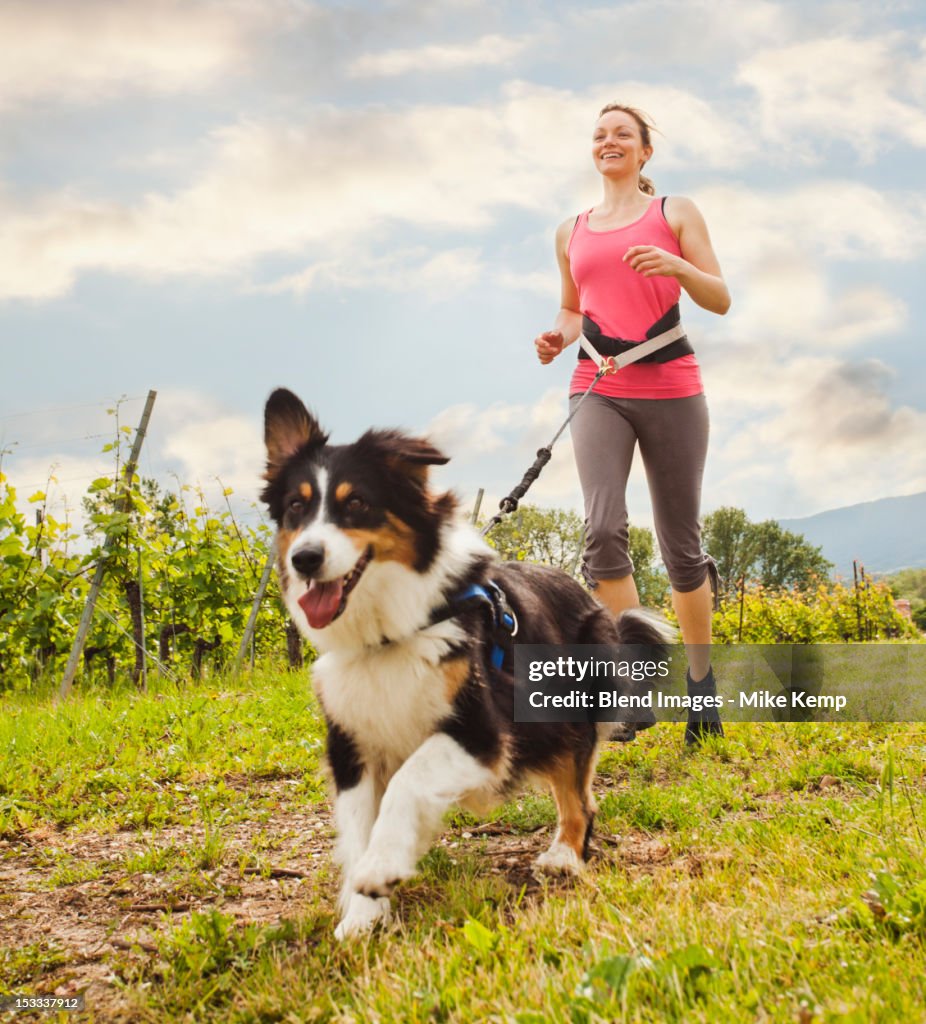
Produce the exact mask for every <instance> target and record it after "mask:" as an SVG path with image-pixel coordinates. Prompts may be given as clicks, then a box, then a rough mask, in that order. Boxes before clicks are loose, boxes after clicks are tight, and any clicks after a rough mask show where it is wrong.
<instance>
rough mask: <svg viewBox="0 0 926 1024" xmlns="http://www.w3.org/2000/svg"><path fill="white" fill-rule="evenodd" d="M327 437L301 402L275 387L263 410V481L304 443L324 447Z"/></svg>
mask: <svg viewBox="0 0 926 1024" xmlns="http://www.w3.org/2000/svg"><path fill="white" fill-rule="evenodd" d="M327 440H328V435H327V434H326V433H325V432H324V431H323V430H322V428H321V427H320V426H319V425H318V421H317V420H316V419H315V417H314V416H313V415H312V414H311V413H310V412H309V410H308V409H306V407H305V406H304V405H303V404H302V402H301V401H300V400H299V399H298V398H297V397H296V396H295V395H294V394H293V393H292V391H287V390H286V388H277V390H276V391H274V392H273V394H272V395H271V396H270V397H269V398H268V399H267V405H266V407H265V408H264V443H265V444H266V445H267V472H266V473H265V474H264V476H265V478H266V479H267V480H272V479H273V478H274V477H275V476H276V475H277V473H278V472H279V471H280V469H281V468H282V466H283V465H284V464H285V463H286V460H287V459H289V458H291V457H292V456H293V455H295V454H296V452H297V451H299V449H300V448H304V447H305V446H306V445H307V444H312V443H318V444H324V443H325V442H326V441H327Z"/></svg>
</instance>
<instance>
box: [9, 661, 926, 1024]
mask: <svg viewBox="0 0 926 1024" xmlns="http://www.w3.org/2000/svg"><path fill="white" fill-rule="evenodd" d="M727 732H728V735H727V738H726V739H725V740H721V741H716V742H712V743H710V744H708V745H706V746H705V748H704V749H702V750H701V751H699V752H697V753H695V754H690V753H686V752H685V751H684V750H683V749H682V745H681V728H680V727H679V726H660V727H657V728H655V729H652V730H650V731H649V732H647V733H645V734H644V735H643V736H642V737H641V738H640V739H639V740H637V741H636V742H634V743H632V744H628V745H626V746H613V747H609V748H607V749H606V750H605V752H604V753H603V755H602V758H601V761H600V770H599V777H598V781H597V784H596V792H597V794H598V800H599V806H600V811H599V816H598V820H597V832H598V836H599V840H598V847H599V856H598V857H597V859H596V860H595V861H594V863H593V865H592V867H591V869H590V870H589V871H588V872H587V873H586V876H585V877H584V878H582V879H581V880H579V881H578V882H576V883H575V884H572V883H569V884H567V883H562V882H546V883H543V884H538V883H536V882H534V881H533V880H531V879H530V876H529V875H528V874H527V872H526V870H525V866H526V863H527V860H528V858H529V857H530V856H532V855H533V854H535V853H536V852H539V850H540V849H542V846H543V844H544V842H545V841H548V836H544V835H543V834H541V835H536V834H535V831H536V830H537V829H538V828H543V827H544V826H549V825H550V823H551V822H552V820H553V806H552V802H551V801H550V800H549V798H548V797H546V796H540V795H533V794H525V795H524V796H522V797H519V798H518V799H517V800H515V801H514V802H512V803H510V804H508V805H506V806H505V807H503V808H500V809H499V810H497V811H496V812H495V813H494V815H493V816H492V820H493V821H494V822H495V823H496V827H495V828H494V830H488V831H486V830H483V831H475V829H476V827H477V825H476V819H474V818H472V817H471V816H469V815H465V814H461V813H460V814H454V815H451V816H450V817H449V819H448V828H447V832H446V834H445V836H444V837H443V841H442V842H441V843H439V844H438V845H437V846H435V848H434V849H433V850H432V852H431V853H430V854H428V856H427V857H425V859H424V861H423V862H422V868H421V873H420V875H419V876H418V877H417V878H415V879H414V880H412V881H410V882H408V883H406V884H405V885H403V886H402V887H401V888H400V890H399V893H398V896H397V899H396V904H397V915H398V918H399V922H400V923H399V925H398V926H397V927H396V928H395V929H393V930H391V931H388V932H385V933H382V934H377V935H375V936H374V937H373V938H372V939H370V940H369V941H367V942H364V943H360V944H357V945H352V946H347V947H345V946H341V945H339V944H337V943H335V942H334V939H333V934H332V933H333V927H334V924H335V923H336V922H335V916H334V907H333V899H334V895H335V892H336V887H337V881H336V878H335V877H334V874H333V872H332V871H331V869H330V867H329V865H328V858H327V856H326V855H325V854H324V850H323V849H322V847H321V846H320V847H318V848H319V849H322V854H321V855H320V856H318V857H317V858H315V859H312V857H311V855H310V853H309V850H308V847H306V848H305V849H303V848H302V847H301V846H300V844H301V843H303V841H305V840H306V833H305V832H304V829H305V828H308V827H310V825H311V823H312V822H313V821H314V820H315V816H318V821H319V824H318V827H317V830H316V832H315V833H314V835H315V836H316V838H317V839H318V842H319V843H321V844H322V846H323V847H325V848H326V847H327V846H328V845H330V829H329V827H328V825H327V822H326V819H324V818H323V817H322V812H323V810H324V806H325V804H324V788H323V783H322V774H321V770H320V759H321V754H322V748H323V736H322V728H321V725H320V723H319V720H318V716H317V713H316V711H315V708H314V705H313V703H312V701H311V699H310V698H309V696H308V694H307V686H306V682H305V679H304V677H301V676H294V675H290V674H288V673H285V672H280V673H275V672H271V671H265V672H262V673H258V674H257V675H256V676H255V677H254V678H252V679H249V680H245V681H241V682H234V681H231V680H213V681H211V682H206V683H202V684H196V685H193V684H191V685H190V686H189V687H187V688H186V689H177V688H175V687H168V686H164V687H158V688H157V689H156V690H155V691H154V692H152V693H150V694H149V695H147V696H139V695H136V694H135V693H133V692H131V691H129V690H119V691H116V692H105V693H101V692H96V693H86V694H78V695H77V696H76V697H75V699H73V700H72V701H70V702H69V703H67V704H65V705H63V706H56V705H54V703H53V702H52V701H51V700H50V699H47V698H44V697H42V696H41V695H37V696H32V697H29V696H17V697H8V698H5V699H3V700H2V702H0V838H2V840H3V842H2V843H0V872H3V871H4V869H7V870H11V869H12V868H14V867H16V866H17V865H19V866H21V865H23V864H28V868H29V872H28V874H27V875H24V876H23V877H27V878H28V880H29V881H28V885H29V886H31V887H32V888H31V889H30V894H31V895H30V896H29V898H30V899H34V900H35V901H36V905H39V904H41V901H43V900H49V899H52V898H57V897H59V896H61V895H62V894H67V895H68V898H70V897H71V896H72V895H73V894H76V893H79V894H83V896H84V897H85V898H88V899H89V898H90V897H91V896H93V894H95V893H102V894H103V895H104V896H105V899H108V900H109V903H111V904H112V909H113V920H114V921H115V920H124V918H125V916H126V913H127V911H126V909H125V902H126V901H131V900H133V899H136V898H137V894H138V892H140V891H142V890H144V889H145V887H146V886H148V887H151V886H156V887H157V891H158V892H159V893H160V894H161V895H160V896H159V899H162V900H163V902H164V904H165V906H166V907H171V906H173V905H175V904H177V905H181V906H183V907H185V908H186V909H185V910H184V911H183V912H173V913H172V912H170V911H169V910H168V911H166V912H164V913H161V914H159V916H157V917H156V918H152V919H150V921H149V922H148V924H149V930H148V932H147V933H145V934H146V935H147V938H146V939H144V940H139V944H138V945H137V946H136V947H135V948H134V949H132V950H128V949H126V948H124V947H125V946H130V945H131V944H132V943H131V940H130V941H129V942H126V943H123V948H116V949H110V948H109V947H105V946H104V947H103V949H104V952H103V953H102V954H101V955H102V957H103V960H102V962H101V965H100V968H101V969H100V977H103V978H108V979H109V980H108V981H106V982H105V984H106V985H107V986H108V987H109V989H111V990H112V991H113V992H114V993H115V996H116V997H118V998H117V999H116V1002H118V1004H119V1006H121V1007H122V1009H121V1011H119V1012H122V1013H124V1014H127V1016H125V1017H123V1018H119V1017H118V1015H117V1011H116V1010H115V1009H113V1008H112V1007H113V1006H115V1005H116V1002H114V1003H112V1004H110V1003H109V1002H107V1000H106V998H103V996H101V995H100V993H101V992H103V989H102V988H100V987H97V988H95V989H94V988H91V989H90V990H89V991H88V998H87V1005H88V1015H87V1019H91V1020H107V1019H131V1020H138V1021H213V1020H215V1021H219V1020H221V1021H232V1022H242V1024H244V1022H258V1021H261V1022H263V1021H281V1022H283V1021H315V1020H317V1021H352V1020H357V1021H402V1022H424V1021H428V1022H433V1021H483V1020H493V1021H506V1022H521V1024H528V1022H531V1024H532V1022H540V1021H544V1022H547V1021H567V1022H571V1024H572V1022H575V1024H582V1022H589V1024H591V1022H597V1021H611V1020H619V1021H634V1022H650V1021H652V1022H657V1021H678V1022H682V1021H684V1022H686V1024H687V1022H691V1021H695V1022H697V1021H704V1022H707V1021H710V1022H728V1021H729V1022H738V1021H762V1022H764V1021H782V1022H785V1021H787V1022H794V1021H798V1022H802V1024H810V1022H825V1021H836V1020H839V1021H858V1022H860V1024H861V1022H869V1021H917V1020H924V1019H926V1016H924V1011H923V1006H924V1005H926V981H924V976H923V969H922V965H923V958H924V953H926V948H924V947H926V839H924V835H926V799H924V793H926V784H924V766H926V727H924V726H922V725H916V724H904V725H859V724H852V723H831V724H803V723H802V724H789V725H778V724H765V725H761V724H737V725H732V726H730V727H728V730H727ZM281 815H282V816H285V815H292V816H293V818H292V821H293V824H292V827H291V828H289V827H288V826H287V829H288V830H287V829H283V828H282V827H281V825H280V821H281V820H283V818H281ZM287 820H288V819H287ZM242 830H245V831H242ZM493 832H494V833H501V834H493ZM242 835H245V836H246V842H244V843H243V844H242V842H240V841H239V840H240V837H241V836H242ZM37 836H38V837H43V838H42V841H41V842H39V841H37V840H36V837H37ZM118 843H123V844H128V845H125V848H121V847H118ZM294 844H295V845H294ZM290 848H292V849H294V850H295V851H296V855H297V860H296V861H295V863H297V864H299V865H300V866H301V867H302V869H303V870H304V871H305V873H306V874H307V875H308V876H309V877H308V878H307V879H305V880H304V882H301V883H299V884H300V887H299V888H297V889H295V890H294V892H295V893H296V894H297V895H296V896H294V897H293V898H291V899H290V898H287V899H283V900H281V902H280V904H279V906H280V908H281V909H280V910H279V912H275V913H274V914H272V915H271V916H270V918H264V919H260V920H258V919H251V917H249V914H248V913H246V912H243V911H246V910H247V905H246V904H243V903H242V902H241V899H242V897H241V891H243V890H244V889H245V887H246V886H247V885H250V884H252V883H251V881H249V880H255V881H254V884H261V885H263V886H265V888H267V891H269V887H271V886H278V887H279V886H280V885H286V884H287V883H286V881H285V880H283V881H279V882H278V881H277V880H275V879H274V878H272V877H271V876H272V875H273V871H274V867H275V865H276V864H277V862H278V858H279V857H280V856H281V855H282V851H284V850H286V849H290ZM312 849H313V850H315V849H316V848H315V847H312ZM300 851H301V852H300ZM509 851H510V853H511V855H510V856H508V853H509ZM287 891H288V890H287ZM107 894H108V895H107ZM105 899H103V897H102V896H101V902H100V903H99V904H92V906H95V907H96V906H99V907H104V908H105V907H106V906H107V903H106V902H105ZM5 900H8V897H6V896H4V895H2V894H0V917H2V915H3V907H4V901H5ZM120 901H121V902H120ZM96 912H97V913H100V910H99V909H98V910H97V911H96ZM104 916H105V915H104ZM104 923H105V922H104ZM23 927H24V928H26V927H28V923H24V924H23ZM107 927H115V926H114V925H109V926H107ZM4 934H9V932H6V933H5V932H4V931H3V927H2V925H0V936H3V935H4ZM111 934H116V933H115V932H112V933H111ZM26 939H29V937H28V936H25V938H24V939H21V940H20V941H17V942H16V943H13V942H11V941H9V940H7V941H6V945H5V946H3V947H2V948H0V992H2V991H10V990H15V991H17V992H21V993H22V992H35V993H38V992H46V991H52V990H54V988H55V987H56V986H57V985H59V984H60V983H61V980H62V978H63V977H67V971H68V968H69V964H73V962H74V961H75V959H76V958H77V956H76V953H75V952H74V950H73V949H72V948H71V947H70V946H69V944H68V937H67V936H66V935H62V936H55V935H51V936H49V937H48V938H47V939H45V940H41V941H40V940H39V939H38V938H35V941H31V940H29V941H26ZM98 984H102V983H98ZM126 1007H128V1009H126Z"/></svg>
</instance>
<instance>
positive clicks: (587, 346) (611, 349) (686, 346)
mask: <svg viewBox="0 0 926 1024" xmlns="http://www.w3.org/2000/svg"><path fill="white" fill-rule="evenodd" d="M579 345H580V351H579V358H580V359H591V360H592V361H593V362H594V363H595V365H596V366H599V367H600V366H601V365H602V363H603V358H602V357H603V356H612V357H614V366H615V369H617V370H620V369H622V368H623V367H625V366H628V365H629V364H630V363H668V362H671V361H672V360H673V359H680V358H681V357H682V356H687V355H691V354H692V353H693V352H694V349H693V348H692V347H691V342H690V341H689V340H688V338H687V336H686V334H685V328H684V327H682V324H681V315H680V313H679V308H678V303H676V304H675V305H674V306H673V307H672V308H671V309H670V310H668V312H666V313H665V314H664V315H663V316H661V317H660V318H659V319H658V320H657V321H656V323H654V324H653V326H652V327H650V329H649V330H648V331H647V332H646V340H645V341H626V340H625V339H623V338H609V337H608V336H607V335H604V334H602V333H601V328H600V327H599V326H598V324H596V323H595V321H594V320H592V319H590V318H589V317H587V316H584V317H582V334H580V335H579Z"/></svg>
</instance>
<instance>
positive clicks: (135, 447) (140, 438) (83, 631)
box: [58, 391, 158, 700]
mask: <svg viewBox="0 0 926 1024" xmlns="http://www.w3.org/2000/svg"><path fill="white" fill-rule="evenodd" d="M157 394H158V393H157V392H156V391H149V392H148V398H147V400H146V401H145V408H144V411H143V412H142V414H141V420H140V421H139V424H138V429H137V430H136V431H135V440H134V441H133V442H132V452H131V454H130V455H129V461H128V462H127V463H126V464H125V472H124V474H123V482H124V486H125V491H124V493H123V495H122V497H121V498H120V499H119V501H118V502H117V503H116V511H117V512H121V511H123V509H124V508H125V505H126V503H127V500H128V494H129V489H130V488H131V486H132V477H133V476H134V475H135V470H136V468H137V466H138V456H139V455H140V454H141V446H142V444H143V443H144V440H145V434H146V432H147V430H148V421H149V420H150V419H151V410H152V409H153V408H154V400H155V398H157ZM112 543H113V541H112V535H111V534H109V535H107V537H106V540H105V541H104V543H103V551H102V553H101V555H100V559H99V561H98V562H97V563H96V572H95V573H94V574H93V582H92V583H91V584H90V593H89V594H88V595H87V603H86V604H85V605H84V610H83V612H82V613H81V616H80V623H79V624H78V626H77V636H75V637H74V643H73V645H72V646H71V653H70V655H69V657H68V663H67V665H66V666H65V668H64V678H63V679H62V680H61V689H60V690H59V691H58V698H59V700H66V699H67V697H68V696H69V695H70V693H71V687H72V686H73V685H74V677H75V676H76V675H77V666H78V665H79V664H80V655H81V652H82V651H83V649H84V644H85V643H86V642H87V634H88V633H89V632H90V623H91V621H92V620H93V609H94V607H95V606H96V601H97V598H98V597H99V596H100V590H101V589H102V586H103V577H104V576H105V575H106V559H107V556H108V554H109V549H110V548H111V547H112Z"/></svg>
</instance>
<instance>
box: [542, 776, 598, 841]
mask: <svg viewBox="0 0 926 1024" xmlns="http://www.w3.org/2000/svg"><path fill="white" fill-rule="evenodd" d="M540 774H542V775H543V777H544V778H545V779H546V781H547V782H548V783H549V785H550V789H552V790H553V799H554V800H555V801H556V811H557V815H558V817H559V830H558V832H557V835H556V838H557V840H558V841H559V842H561V843H566V844H568V845H569V846H571V847H572V848H573V850H575V852H576V855H577V856H578V857H579V859H580V860H581V859H582V850H583V847H584V845H585V831H586V829H587V828H588V821H589V816H590V815H591V813H592V806H590V802H589V797H590V795H591V789H590V785H591V771H588V772H586V773H584V774H585V775H586V777H585V778H584V779H579V778H578V777H577V775H578V773H577V771H576V764H575V761H574V760H573V759H572V757H570V756H566V757H562V758H557V760H556V761H554V762H553V764H551V765H550V766H549V768H547V769H546V770H545V771H543V772H541V773H540Z"/></svg>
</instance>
